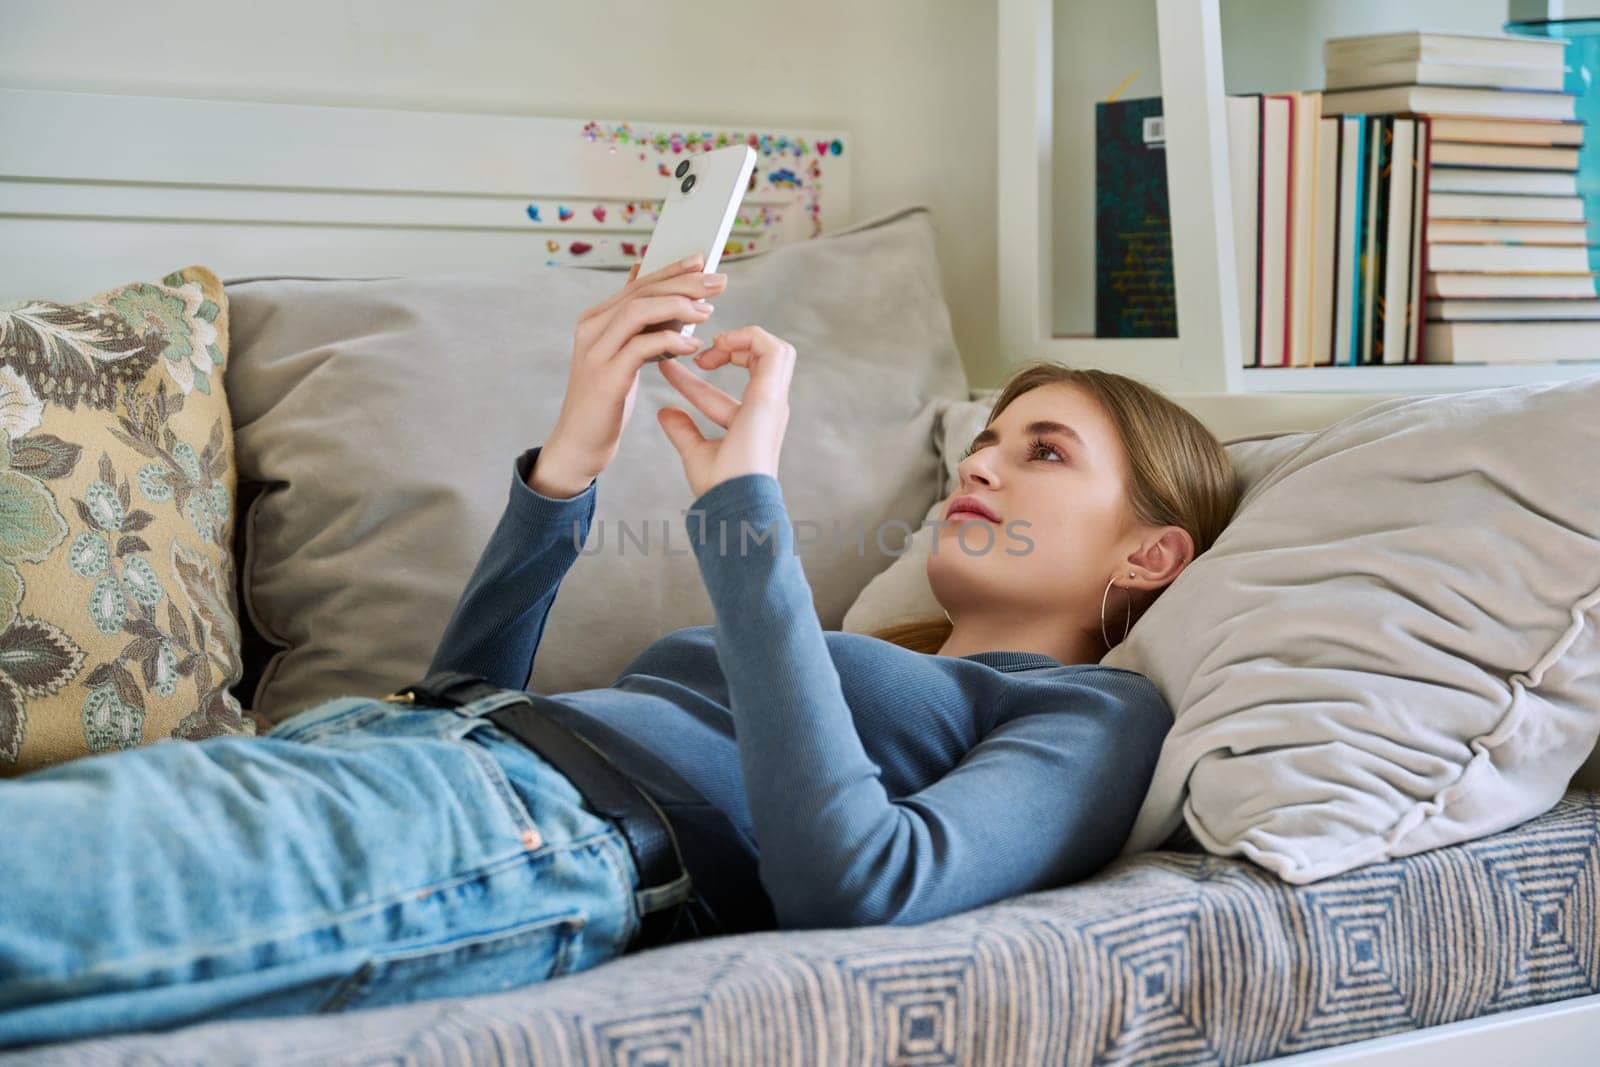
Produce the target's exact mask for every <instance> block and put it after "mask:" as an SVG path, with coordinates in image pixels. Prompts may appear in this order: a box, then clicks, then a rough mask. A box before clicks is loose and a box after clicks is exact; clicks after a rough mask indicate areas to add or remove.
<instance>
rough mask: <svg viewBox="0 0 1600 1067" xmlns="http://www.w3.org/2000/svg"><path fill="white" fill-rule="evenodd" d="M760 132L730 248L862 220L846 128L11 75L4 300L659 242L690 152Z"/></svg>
mask: <svg viewBox="0 0 1600 1067" xmlns="http://www.w3.org/2000/svg"><path fill="white" fill-rule="evenodd" d="M739 141H744V142H746V143H748V144H750V145H751V146H752V147H753V148H755V149H756V152H757V161H756V174H755V182H754V184H753V186H752V188H751V189H750V191H749V192H748V193H747V194H746V196H745V199H744V203H743V205H742V206H741V209H740V212H739V217H738V220H737V222H736V224H735V227H734V231H733V234H732V235H731V237H730V239H729V243H728V248H727V251H726V253H725V254H726V255H727V256H729V257H734V256H738V255H740V254H749V253H751V252H756V253H759V252H761V251H763V250H764V249H767V248H770V247H773V246H776V245H779V244H784V243H787V242H789V241H796V240H804V239H806V238H809V237H812V236H815V235H816V234H818V233H820V232H822V231H824V230H830V229H838V228H840V227H842V226H844V225H847V224H849V223H850V222H852V221H854V220H853V219H852V216H851V212H850V164H851V162H852V161H853V159H854V153H853V152H852V150H851V140H850V136H849V134H848V133H847V132H846V131H843V130H822V129H781V130H780V129H773V130H764V129H754V130H752V129H735V128H732V127H726V126H690V125H685V124H672V123H666V122H625V121H612V120H606V119H598V118H596V119H575V118H541V117H526V116H515V115H484V114H463V113H450V112H433V111H391V110H374V109H367V108H346V107H314V106H306V105H298V104H261V103H241V102H235V101H218V100H192V99H174V98H164V97H146V96H116V95H103V94H96V93H67V92H48V91H38V90H23V89H0V145H4V146H5V148H4V150H3V151H0V250H3V252H0V302H3V301H9V300H18V299H24V298H41V299H54V300H63V301H70V300H79V299H82V298H84V297H87V296H90V295H93V294H94V293H97V292H100V291H102V290H104V289H106V288H109V287H111V286H114V285H120V284H122V283H124V282H128V281H133V280H135V279H139V278H158V277H160V276H161V275H162V274H164V273H166V272H168V271H171V270H173V269H176V268H178V267H182V266H187V265H189V264H191V263H202V264H204V265H206V266H208V267H210V268H211V269H213V270H214V271H216V272H217V274H218V275H220V276H221V277H222V278H224V279H228V278H234V277H244V276H251V275H259V274H300V275H313V276H315V275H322V276H355V277H361V276H372V275H392V274H407V273H418V272H424V271H440V270H478V269H493V268H495V267H501V266H510V265H524V266H525V265H527V264H529V263H561V264H597V265H598V264H611V265H614V264H626V263H629V262H631V261H632V260H633V259H635V258H638V257H639V256H641V255H642V252H640V248H641V247H642V246H643V245H644V244H645V243H647V242H648V241H649V237H650V232H651V230H652V229H653V228H654V225H655V219H656V215H657V213H658V212H659V210H660V205H661V203H662V201H663V200H664V198H665V196H666V193H667V191H668V189H669V188H670V184H669V182H670V177H671V169H670V166H669V164H675V163H676V161H677V160H678V159H680V158H682V156H683V155H684V154H685V153H692V152H696V151H708V150H710V149H713V148H717V147H721V146H722V145H725V144H732V143H737V142H739Z"/></svg>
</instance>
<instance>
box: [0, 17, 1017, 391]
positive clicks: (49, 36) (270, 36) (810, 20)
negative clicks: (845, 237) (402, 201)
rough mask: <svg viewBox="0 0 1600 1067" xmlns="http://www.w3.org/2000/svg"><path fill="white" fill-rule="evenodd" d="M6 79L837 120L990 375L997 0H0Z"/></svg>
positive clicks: (385, 102) (511, 110)
mask: <svg viewBox="0 0 1600 1067" xmlns="http://www.w3.org/2000/svg"><path fill="white" fill-rule="evenodd" d="M0 86H6V87H11V88H32V89H66V90H76V91H84V92H109V93H139V94H147V95H157V96H194V97H208V98H214V99H230V100H262V101H270V102H281V103H317V104H332V105H350V106H367V107H398V108H415V109H424V110H462V111H486V112H498V113H505V114H535V115H555V116H570V117H574V118H590V117H607V118H626V119H635V120H647V121H677V122H687V123H713V124H719V125H721V124H728V125H750V126H756V127H760V126H783V125H793V126H835V127H843V128H846V129H848V130H850V131H851V132H852V134H853V135H854V138H855V142H854V144H855V162H854V164H853V171H852V183H853V186H852V199H853V201H854V205H853V214H854V215H855V217H856V218H857V219H862V218H867V217H870V216H872V215H876V214H880V213H882V212H884V211H888V210H890V209H892V208H895V207H899V206H901V205H903V204H906V203H912V202H926V203H928V204H930V205H932V207H933V208H934V212H935V217H936V219H937V221H938V225H939V228H940V249H939V254H940V258H941V261H942V264H943V270H944V285H945V292H946V297H947V299H948V301H949V304H950V309H951V319H952V321H953V324H954V327H955V333H956V340H957V343H958V344H959V345H960V347H961V351H962V354H963V357H964V359H965V360H966V362H967V367H968V373H969V376H970V377H971V379H972V381H973V383H974V384H975V385H982V386H989V385H995V384H998V381H999V375H1000V374H1001V368H1000V367H999V364H998V356H997V354H996V352H995V336H996V320H995V313H994V307H995V292H996V290H995V284H996V281H995V276H996V239H995V217H996V213H995V145H996V142H995V133H994V120H995V8H994V4H993V2H992V0H809V2H808V3H805V4H782V5H779V4H761V3H749V2H744V3H735V2H731V0H693V2H692V3H688V4H685V3H674V2H672V0H652V2H645V0H627V2H608V3H589V2H581V0H569V2H567V3H561V4H556V3H548V2H545V3H528V2H518V0H449V2H437V0H432V2H430V0H257V2H254V3H239V2H233V3H228V2H224V3H217V2H215V0H212V2H208V3H200V2H195V0H142V2H140V3H138V4H128V3H124V2H114V0H73V2H69V3H63V2H60V0H0ZM7 150H8V151H16V150H18V146H14V145H13V146H10V147H9V148H8V149H7ZM195 151H197V152H204V151H205V131H203V130H197V131H195ZM884 310H885V314H894V310H895V309H892V308H886V309H884Z"/></svg>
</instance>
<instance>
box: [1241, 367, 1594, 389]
mask: <svg viewBox="0 0 1600 1067" xmlns="http://www.w3.org/2000/svg"><path fill="white" fill-rule="evenodd" d="M1239 370H1240V372H1241V375H1242V379H1241V381H1242V385H1243V391H1245V392H1249V393H1307V392H1326V391H1333V392H1350V393H1367V392H1370V393H1384V394H1393V393H1444V392H1455V391H1457V390H1462V389H1492V388H1496V387H1498V386H1503V385H1526V384H1528V383H1529V382H1554V381H1567V380H1569V379H1572V378H1583V377H1587V376H1588V375H1591V374H1600V361H1594V362H1585V363H1496V364H1485V363H1433V364H1428V363H1397V364H1394V365H1392V366H1369V367H1240V368H1239Z"/></svg>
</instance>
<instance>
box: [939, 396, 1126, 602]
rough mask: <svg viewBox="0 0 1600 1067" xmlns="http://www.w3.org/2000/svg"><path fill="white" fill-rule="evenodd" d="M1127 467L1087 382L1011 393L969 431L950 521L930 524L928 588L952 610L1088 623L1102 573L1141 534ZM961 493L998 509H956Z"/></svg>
mask: <svg viewBox="0 0 1600 1067" xmlns="http://www.w3.org/2000/svg"><path fill="white" fill-rule="evenodd" d="M1037 423H1054V424H1059V428H1056V427H1051V426H1040V425H1035V424H1037ZM1126 471H1127V460H1126V457H1125V455H1124V453H1123V449H1122V444H1121V441H1120V439H1119V438H1118V436H1117V433H1116V430H1115V429H1114V427H1113V425H1112V423H1111V420H1110V419H1109V418H1108V417H1107V416H1106V414H1105V412H1104V411H1103V410H1102V409H1101V408H1100V405H1099V403H1098V402H1096V401H1095V400H1094V399H1093V398H1092V397H1091V396H1090V395H1089V394H1088V393H1087V392H1085V391H1083V390H1082V389H1080V388H1078V387H1077V386H1072V385H1044V386H1039V387H1038V388H1035V389H1030V390H1029V391H1028V392H1026V393H1023V394H1022V395H1021V396H1018V397H1017V398H1016V399H1015V400H1013V401H1012V402H1011V404H1010V405H1009V406H1007V407H1006V409H1005V410H1004V411H1002V412H1001V413H1000V414H999V415H998V416H997V417H996V418H995V419H994V421H993V422H991V423H990V424H989V425H988V427H987V428H985V429H984V431H983V432H982V433H980V434H979V435H978V437H977V438H976V440H975V441H974V442H973V443H972V447H971V448H970V449H969V450H968V453H967V456H966V458H965V459H963V460H962V461H961V465H960V467H959V474H960V479H959V483H958V485H957V486H956V488H955V490H954V491H953V492H952V493H951V494H950V495H949V497H947V498H946V499H945V506H944V508H942V509H941V510H940V512H939V516H938V517H939V518H940V519H946V518H949V519H952V520H956V521H951V522H950V523H949V524H948V525H945V526H941V527H938V529H937V532H936V537H935V540H934V550H933V553H932V554H931V555H930V556H929V558H928V580H929V582H930V584H931V585H932V587H933V592H934V595H935V596H936V597H938V599H939V602H940V603H941V604H943V605H944V606H945V608H946V610H948V611H950V613H951V614H952V615H959V614H961V613H962V612H963V611H965V612H967V613H969V614H972V615H986V614H990V613H995V612H1003V613H1004V614H1005V615H1006V616H1008V617H1010V618H1015V617H1016V616H1015V613H1016V612H1018V611H1023V612H1028V613H1030V616H1031V617H1033V618H1035V619H1036V620H1037V622H1039V623H1041V624H1044V623H1046V622H1047V620H1059V621H1060V622H1061V623H1062V625H1063V627H1066V626H1068V625H1076V626H1084V625H1094V624H1095V620H1096V619H1098V612H1099V604H1100V596H1101V593H1102V592H1103V591H1104V590H1105V587H1106V582H1107V581H1108V580H1109V579H1110V578H1111V576H1112V575H1113V574H1117V573H1118V571H1119V566H1120V564H1121V562H1122V557H1123V556H1125V555H1126V554H1127V552H1128V550H1129V549H1130V548H1131V547H1135V546H1136V544H1137V530H1136V529H1135V526H1136V524H1135V522H1134V520H1133V517H1132V515H1131V513H1130V511H1129V508H1128V494H1127V474H1126ZM964 496H970V497H973V498H976V500H977V501H978V502H980V503H981V504H982V505H984V506H985V507H986V508H988V509H989V511H991V512H992V513H993V515H994V516H995V518H997V519H998V520H999V521H998V522H992V521H986V520H984V519H982V518H980V517H979V516H977V515H973V514H971V513H957V514H954V515H952V514H951V506H952V504H954V503H955V502H956V501H957V500H958V499H959V498H961V497H964ZM1130 535H1133V538H1134V540H1133V541H1130V540H1129V537H1130ZM1112 596H1113V597H1120V596H1121V594H1119V593H1113V594H1112ZM1117 607H1118V610H1121V608H1122V604H1121V601H1120V600H1119V601H1117ZM1090 608H1092V611H1090V610H1089V609H1090ZM1086 612H1087V614H1086Z"/></svg>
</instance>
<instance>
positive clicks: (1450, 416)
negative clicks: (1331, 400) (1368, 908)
mask: <svg viewBox="0 0 1600 1067" xmlns="http://www.w3.org/2000/svg"><path fill="white" fill-rule="evenodd" d="M1597 412H1600V375H1595V376H1591V377H1587V378H1582V379H1577V380H1574V381H1571V382H1562V383H1555V384H1541V385H1526V386H1517V387H1510V388H1502V389H1484V390H1477V391H1473V392H1467V393H1461V394H1452V395H1443V396H1426V397H1420V398H1401V399H1395V400H1389V401H1385V402H1382V403H1379V404H1375V405H1373V406H1371V407H1369V408H1367V409H1366V410H1365V411H1363V412H1361V413H1359V414H1356V415H1352V416H1350V417H1348V418H1346V419H1343V420H1341V421H1339V422H1338V423H1336V424H1334V425H1333V426H1330V427H1328V428H1327V429H1325V430H1321V431H1319V432H1316V433H1300V434H1289V435H1285V436H1281V437H1275V438H1272V439H1270V440H1261V441H1251V442H1240V443H1236V444H1230V446H1229V455H1230V457H1231V458H1232V460H1233V462H1234V463H1235V465H1236V470H1238V472H1239V474H1240V476H1241V480H1242V482H1243V484H1244V486H1245V491H1244V493H1243V496H1242V497H1241V499H1240V503H1239V508H1238V511H1237V513H1236V515H1235V516H1234V519H1233V521H1232V522H1231V523H1230V525H1229V526H1228V528H1227V529H1226V530H1225V531H1224V532H1223V534H1222V536H1221V537H1220V538H1219V539H1218V540H1217V542H1216V543H1215V544H1214V545H1213V546H1212V547H1211V548H1210V549H1209V550H1208V551H1207V552H1206V553H1205V554H1204V555H1202V556H1200V557H1199V558H1198V559H1196V560H1195V561H1194V562H1193V563H1192V564H1190V566H1189V567H1188V568H1186V569H1185V570H1184V572H1183V573H1182V574H1180V575H1179V576H1178V578H1177V580H1176V581H1174V582H1173V583H1172V585H1171V586H1170V587H1169V588H1168V589H1167V590H1166V591H1165V592H1164V593H1162V595H1161V597H1160V598H1159V599H1158V600H1157V601H1156V603H1155V604H1154V605H1153V606H1152V607H1151V608H1150V610H1149V611H1148V612H1146V613H1145V615H1144V616H1143V617H1142V618H1141V619H1140V620H1139V623H1138V624H1137V625H1136V626H1135V627H1134V628H1133V632H1132V634H1130V636H1129V638H1128V640H1127V641H1125V642H1122V643H1121V644H1119V645H1117V646H1116V647H1115V648H1113V649H1112V650H1111V652H1110V653H1109V654H1108V655H1107V656H1106V657H1105V659H1104V660H1103V661H1102V662H1104V663H1106V664H1107V665H1110V666H1114V667H1122V668H1125V669H1128V670H1135V671H1140V672H1142V673H1144V674H1146V675H1148V676H1149V677H1150V678H1151V680H1152V681H1154V682H1155V683H1156V685H1157V687H1158V688H1159V689H1160V690H1161V691H1162V694H1163V695H1164V696H1165V697H1166V698H1167V702H1168V703H1169V705H1170V706H1171V707H1172V708H1173V711H1174V713H1175V715H1176V721H1175V722H1174V724H1173V728H1172V731H1171V733H1170V734H1169V735H1168V736H1167V740H1166V743H1165V745H1164V747H1163V749H1162V753H1161V759H1160V761H1159V763H1158V764H1157V767H1156V773H1155V778H1154V780H1153V782H1152V784H1151V787H1150V791H1149V793H1148V794H1147V795H1146V798H1145V801H1144V806H1143V808H1142V810H1141V811H1140V813H1139V818H1138V821H1137V822H1136V824H1135V826H1134V829H1133V833H1132V835H1131V837H1130V839H1129V842H1128V845H1127V848H1126V850H1125V851H1127V852H1134V851H1139V850H1141V849H1146V848H1154V847H1157V846H1158V845H1159V844H1160V843H1161V842H1162V841H1164V840H1165V839H1166V837H1167V836H1168V835H1169V834H1170V833H1171V832H1172V831H1173V830H1174V829H1175V828H1177V826H1178V825H1179V823H1180V822H1182V823H1187V825H1188V828H1189V829H1190V830H1191V831H1192V832H1193V833H1194V836H1195V838H1196V839H1197V840H1198V841H1199V842H1200V843H1201V844H1202V845H1203V846H1204V847H1205V848H1206V849H1208V850H1209V851H1211V852H1214V853H1218V854H1222V855H1243V856H1245V857H1246V858H1248V859H1251V860H1253V861H1255V862H1256V863H1259V864H1261V865H1262V866H1264V867H1266V868H1268V869H1269V870H1272V871H1274V872H1276V873H1277V874H1278V875H1279V876H1280V877H1282V878H1283V879H1284V880H1286V881H1290V882H1296V883H1304V882H1314V881H1317V880H1320V879H1323V878H1327V877H1329V876H1331V875H1335V874H1339V873H1342V872H1344V871H1348V870H1350V869H1352V868H1355V867H1360V866H1362V865H1364V864H1367V863H1372V862H1375V861H1379V860H1383V859H1388V858H1394V857H1399V856H1407V855H1411V854H1414V853H1417V852H1421V851H1424V850H1426V849H1431V848H1437V847H1439V846H1442V845H1449V844H1454V843H1457V842H1462V841H1469V840H1472V839H1474V838H1478V837H1483V836H1485V835H1487V834H1491V833H1494V832H1496V831H1499V830H1503V829H1505V828H1507V827H1510V826H1514V825H1516V824H1518V823H1520V822H1523V821H1525V820H1527V819H1531V818H1533V817H1534V816H1536V815H1539V814H1540V813H1542V812H1544V811H1546V810H1547V809H1549V808H1550V807H1551V806H1552V805H1553V804H1555V802H1556V801H1557V800H1559V799H1560V797H1561V794H1562V793H1563V791H1565V790H1566V788H1567V786H1568V783H1569V781H1570V780H1571V779H1572V778H1573V775H1574V772H1575V771H1577V770H1578V769H1579V767H1580V765H1581V764H1583V763H1584V760H1585V758H1586V757H1587V756H1588V755H1589V753H1590V752H1591V751H1593V749H1594V747H1595V742H1596V738H1597V737H1600V637H1597V634H1596V625H1597V624H1600V479H1597V478H1596V477H1595V472H1594V462H1595V457H1596V456H1597V455H1600V420H1597V419H1596V413H1597Z"/></svg>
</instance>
